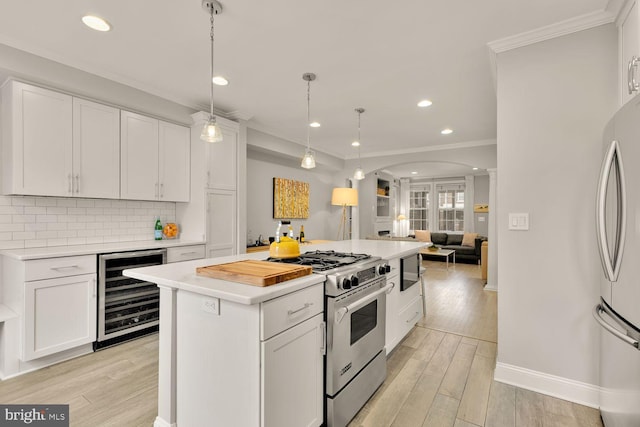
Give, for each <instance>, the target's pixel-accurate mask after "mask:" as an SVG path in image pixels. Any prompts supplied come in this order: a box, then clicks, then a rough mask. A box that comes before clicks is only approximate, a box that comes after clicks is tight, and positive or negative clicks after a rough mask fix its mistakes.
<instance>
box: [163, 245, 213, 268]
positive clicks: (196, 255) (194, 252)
mask: <svg viewBox="0 0 640 427" xmlns="http://www.w3.org/2000/svg"><path fill="white" fill-rule="evenodd" d="M204 257H205V245H189V246H177V247H174V248H167V264H171V263H172V262H180V261H191V260H194V259H202V258H204Z"/></svg>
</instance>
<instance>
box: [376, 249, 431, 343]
mask: <svg viewBox="0 0 640 427" xmlns="http://www.w3.org/2000/svg"><path fill="white" fill-rule="evenodd" d="M389 265H391V273H389V275H388V276H387V283H393V284H394V285H395V286H394V287H393V289H392V290H391V291H390V292H389V293H388V294H387V311H386V314H387V318H386V322H387V323H386V327H385V333H386V336H385V349H386V351H387V354H389V353H391V351H392V350H393V349H394V348H395V347H396V346H397V345H398V344H399V343H400V341H402V339H403V338H404V337H405V336H407V334H408V333H409V332H410V331H411V329H413V327H414V326H415V324H416V323H417V322H418V320H420V318H421V317H422V316H423V313H422V300H421V295H420V287H421V284H420V283H416V284H414V285H413V286H411V287H409V288H408V289H405V290H404V291H401V290H400V273H399V272H400V259H398V258H394V259H391V260H389Z"/></svg>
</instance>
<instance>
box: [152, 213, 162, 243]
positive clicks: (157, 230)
mask: <svg viewBox="0 0 640 427" xmlns="http://www.w3.org/2000/svg"><path fill="white" fill-rule="evenodd" d="M153 234H154V237H155V239H156V240H162V223H161V222H160V217H158V218H157V219H156V226H155V230H154V233H153Z"/></svg>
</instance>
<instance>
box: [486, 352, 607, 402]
mask: <svg viewBox="0 0 640 427" xmlns="http://www.w3.org/2000/svg"><path fill="white" fill-rule="evenodd" d="M493 379H494V380H496V381H499V382H501V383H505V384H510V385H513V386H516V387H520V388H524V389H527V390H531V391H535V392H538V393H542V394H546V395H549V396H553V397H557V398H559V399H563V400H568V401H570V402H575V403H578V404H580V405H585V406H589V407H592V408H599V407H600V403H599V402H600V398H599V392H600V388H599V387H598V386H596V385H593V384H587V383H583V382H580V381H575V380H570V379H568V378H564V377H558V376H556V375H551V374H546V373H544V372H537V371H533V370H531V369H526V368H521V367H519V366H514V365H509V364H506V363H500V362H498V363H496V370H495V372H494V377H493Z"/></svg>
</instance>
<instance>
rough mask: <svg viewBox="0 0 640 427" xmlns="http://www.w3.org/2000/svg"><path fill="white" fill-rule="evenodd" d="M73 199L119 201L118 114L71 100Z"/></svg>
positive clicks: (96, 104) (88, 102)
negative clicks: (88, 198) (91, 198)
mask: <svg viewBox="0 0 640 427" xmlns="http://www.w3.org/2000/svg"><path fill="white" fill-rule="evenodd" d="M71 189H72V191H73V195H74V196H77V197H97V198H104V199H117V198H119V197H120V110H118V109H117V108H113V107H108V106H106V105H102V104H98V103H96V102H92V101H87V100H85V99H80V98H73V171H72V186H71Z"/></svg>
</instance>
